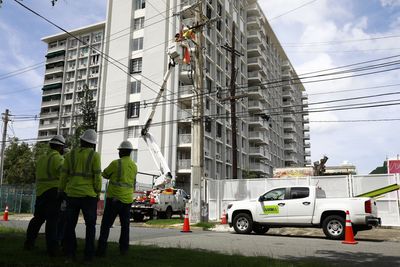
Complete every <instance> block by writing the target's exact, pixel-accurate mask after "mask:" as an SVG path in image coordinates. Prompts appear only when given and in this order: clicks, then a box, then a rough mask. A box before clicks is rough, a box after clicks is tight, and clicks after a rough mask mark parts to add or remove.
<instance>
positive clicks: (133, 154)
mask: <svg viewBox="0 0 400 267" xmlns="http://www.w3.org/2000/svg"><path fill="white" fill-rule="evenodd" d="M131 159H132V160H133V161H134V162H137V161H138V150H137V149H134V150H132V153H131Z"/></svg>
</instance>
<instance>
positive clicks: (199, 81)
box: [190, 0, 204, 223]
mask: <svg viewBox="0 0 400 267" xmlns="http://www.w3.org/2000/svg"><path fill="white" fill-rule="evenodd" d="M196 23H197V25H199V26H200V25H203V2H202V1H201V0H198V1H197V8H196ZM202 28H203V27H202V26H200V27H199V28H197V29H196V44H197V45H196V49H195V57H196V60H195V64H196V67H195V86H194V91H195V97H194V98H193V107H192V108H193V124H192V153H191V154H192V155H191V156H192V175H191V183H190V187H191V188H190V189H191V199H192V207H191V210H190V221H191V222H193V223H198V222H200V221H201V218H202V216H201V208H202V207H201V206H202V204H203V201H202V178H203V157H204V126H203V113H204V104H203V87H204V86H203V84H204V82H203V80H204V73H203V65H204V64H203V61H204V59H203V42H204V39H203V38H204V37H203V33H202ZM203 190H204V189H203Z"/></svg>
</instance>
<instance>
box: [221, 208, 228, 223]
mask: <svg viewBox="0 0 400 267" xmlns="http://www.w3.org/2000/svg"><path fill="white" fill-rule="evenodd" d="M227 223H228V222H227V221H226V213H225V210H224V212H223V213H222V217H221V224H227Z"/></svg>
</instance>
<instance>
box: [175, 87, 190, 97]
mask: <svg viewBox="0 0 400 267" xmlns="http://www.w3.org/2000/svg"><path fill="white" fill-rule="evenodd" d="M193 90H194V87H193V85H183V86H179V89H178V94H179V98H188V97H192V96H193Z"/></svg>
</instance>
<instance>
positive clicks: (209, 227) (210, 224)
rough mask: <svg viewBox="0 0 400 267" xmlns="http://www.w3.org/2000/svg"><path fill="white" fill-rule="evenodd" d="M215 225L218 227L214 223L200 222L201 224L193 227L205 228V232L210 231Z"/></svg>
mask: <svg viewBox="0 0 400 267" xmlns="http://www.w3.org/2000/svg"><path fill="white" fill-rule="evenodd" d="M215 225H216V223H213V222H199V223H196V224H194V225H193V226H196V227H201V228H203V230H208V229H211V228H214V227H215Z"/></svg>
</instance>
